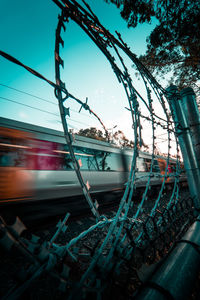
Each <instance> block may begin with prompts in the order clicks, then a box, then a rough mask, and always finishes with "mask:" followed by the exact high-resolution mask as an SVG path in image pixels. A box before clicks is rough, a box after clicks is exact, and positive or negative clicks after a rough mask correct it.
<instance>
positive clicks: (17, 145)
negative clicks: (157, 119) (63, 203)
mask: <svg viewBox="0 0 200 300" xmlns="http://www.w3.org/2000/svg"><path fill="white" fill-rule="evenodd" d="M73 146H74V152H75V156H76V158H77V160H78V162H79V165H80V169H81V174H82V176H83V179H84V181H85V182H88V184H89V185H90V192H91V193H102V192H108V191H115V190H118V189H124V188H125V184H126V182H127V180H128V175H129V170H130V165H131V160H132V154H133V150H132V149H120V148H118V147H116V146H115V145H112V144H109V143H107V142H103V141H98V140H95V139H91V138H86V137H82V136H76V137H75V140H74V141H73ZM166 164H167V163H166V158H164V157H161V156H157V157H156V158H155V159H154V164H153V169H152V175H153V176H151V184H152V185H159V184H161V183H162V180H163V178H162V175H163V174H164V173H165V168H166ZM150 165H151V155H150V154H149V153H145V152H139V157H138V158H137V169H138V171H137V172H136V186H138V187H145V185H146V182H147V179H148V177H149V171H150ZM175 165H176V161H175V160H174V159H170V164H169V167H168V173H169V172H170V173H171V174H172V175H173V174H174V170H175V169H174V168H175ZM173 180H174V179H173V177H172V176H171V175H170V176H169V178H168V179H167V181H168V182H173ZM0 192H1V193H0V201H1V202H6V201H19V200H26V201H27V200H30V199H32V200H45V199H54V198H61V197H69V196H77V195H81V194H82V190H81V188H80V184H79V182H78V179H77V176H76V173H75V171H74V169H73V164H72V161H71V158H70V154H69V149H68V145H66V143H65V139H64V134H63V132H60V131H56V130H52V129H48V128H43V127H39V126H35V125H31V124H26V123H23V122H19V121H14V120H10V119H6V118H0Z"/></svg>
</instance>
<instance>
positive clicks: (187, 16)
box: [105, 0, 200, 93]
mask: <svg viewBox="0 0 200 300" xmlns="http://www.w3.org/2000/svg"><path fill="white" fill-rule="evenodd" d="M105 1H106V2H108V3H111V2H112V3H114V4H116V5H117V6H118V7H119V8H120V9H121V16H122V17H123V18H124V19H125V20H126V21H127V23H128V27H131V26H132V27H136V26H137V24H138V23H144V22H148V23H150V22H151V20H152V18H153V17H155V18H156V19H157V20H158V21H159V24H158V25H157V26H156V27H155V29H154V30H153V31H152V32H151V34H150V36H149V37H148V38H147V51H146V53H145V55H143V56H140V58H139V59H140V60H141V61H142V62H143V63H144V64H145V65H146V66H147V68H148V69H149V70H150V71H152V72H154V74H155V75H157V76H160V77H163V76H164V75H165V74H167V73H169V72H170V71H171V72H172V76H171V81H172V82H173V84H176V85H178V86H179V88H183V87H186V86H192V87H194V89H195V91H196V92H197V93H200V88H199V79H200V1H197V0H168V1H166V0H155V1H152V0H121V1H120V0H105Z"/></svg>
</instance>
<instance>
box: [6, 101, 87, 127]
mask: <svg viewBox="0 0 200 300" xmlns="http://www.w3.org/2000/svg"><path fill="white" fill-rule="evenodd" d="M0 98H1V99H3V100H5V101H9V102H12V103H15V104H18V105H22V106H26V107H28V108H31V109H35V110H37V111H41V112H44V113H47V114H49V115H53V116H56V117H59V114H56V113H53V112H50V111H47V110H44V109H41V108H37V107H34V106H31V105H28V104H24V103H21V102H18V101H16V100H12V99H8V98H6V97H2V96H0ZM69 120H70V122H75V123H79V124H82V125H86V126H90V125H89V124H87V123H84V122H80V121H77V120H73V119H71V118H70V119H69Z"/></svg>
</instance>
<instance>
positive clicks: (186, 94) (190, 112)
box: [180, 87, 200, 168]
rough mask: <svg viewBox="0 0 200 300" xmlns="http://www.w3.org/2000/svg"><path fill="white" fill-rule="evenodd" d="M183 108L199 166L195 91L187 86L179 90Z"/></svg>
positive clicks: (199, 132) (199, 119)
mask: <svg viewBox="0 0 200 300" xmlns="http://www.w3.org/2000/svg"><path fill="white" fill-rule="evenodd" d="M180 95H181V99H182V103H183V110H184V112H185V115H186V118H187V120H188V125H189V127H190V134H191V137H192V143H193V147H194V151H195V152H196V157H197V163H198V167H199V168H200V113H199V109H198V106H197V102H196V97H195V93H194V91H193V89H192V88H190V87H188V88H185V89H183V90H182V91H181V92H180Z"/></svg>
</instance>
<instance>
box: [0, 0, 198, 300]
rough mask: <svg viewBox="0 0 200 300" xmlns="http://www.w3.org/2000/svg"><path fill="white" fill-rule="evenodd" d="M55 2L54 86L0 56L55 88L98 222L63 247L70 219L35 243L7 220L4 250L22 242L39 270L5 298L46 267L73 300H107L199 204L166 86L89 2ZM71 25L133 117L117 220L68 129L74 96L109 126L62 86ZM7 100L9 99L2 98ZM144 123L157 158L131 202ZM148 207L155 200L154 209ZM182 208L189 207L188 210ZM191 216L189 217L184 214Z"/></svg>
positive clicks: (161, 252) (77, 168)
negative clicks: (159, 140) (162, 136)
mask: <svg viewBox="0 0 200 300" xmlns="http://www.w3.org/2000/svg"><path fill="white" fill-rule="evenodd" d="M53 2H54V3H55V4H56V5H58V7H59V8H60V9H61V14H60V15H59V20H58V25H57V29H56V42H55V73H56V83H54V82H52V81H50V80H48V79H47V78H45V77H44V76H43V75H41V74H40V73H38V72H37V71H35V70H33V69H32V68H30V67H28V66H26V65H24V64H23V63H21V62H20V61H18V60H17V59H16V58H14V57H12V56H11V55H8V54H7V53H5V52H3V51H0V55H1V56H3V57H5V58H6V59H8V60H9V61H12V62H13V63H15V64H17V65H19V66H21V67H23V68H25V69H26V70H27V71H29V72H30V73H32V74H33V75H35V76H37V77H38V78H40V79H42V80H45V81H46V82H47V83H48V84H50V85H51V86H52V87H53V88H54V91H55V96H56V98H57V99H58V104H59V110H60V115H61V120H62V124H63V128H64V134H65V138H66V143H67V144H68V147H69V152H70V155H71V159H72V163H73V166H74V170H75V172H76V175H77V178H78V180H79V183H80V186H81V188H82V191H83V194H84V196H85V198H86V200H87V202H88V204H89V206H90V209H91V211H92V213H93V215H94V216H95V217H96V223H95V224H94V225H92V226H91V227H89V228H88V229H87V230H85V231H83V232H81V233H80V234H79V235H78V236H76V237H74V238H73V239H71V240H70V241H69V242H68V243H66V245H64V246H60V245H59V244H56V243H55V240H56V238H57V237H58V235H59V234H60V233H61V232H63V231H66V226H67V225H66V223H67V220H68V218H69V214H67V215H66V217H65V218H64V220H63V222H59V224H58V230H57V232H56V234H55V235H54V236H53V237H52V238H51V239H50V241H45V242H44V243H40V242H39V239H37V237H34V236H31V237H30V239H27V238H23V237H21V235H20V234H19V233H18V232H17V233H16V232H14V231H13V228H10V227H9V226H7V223H6V220H4V219H2V223H1V226H0V230H1V231H2V234H4V235H6V236H7V237H8V239H7V243H6V242H5V243H4V247H7V248H8V249H11V248H12V246H13V245H20V247H19V248H20V249H23V251H24V252H25V253H26V255H27V256H30V259H32V260H33V261H34V264H35V265H34V266H35V267H34V268H33V265H31V268H30V270H31V271H30V270H29V271H30V272H27V273H26V276H25V280H24V282H23V284H21V285H19V286H17V287H15V288H14V289H11V290H10V291H9V292H8V294H7V296H6V297H8V296H10V295H12V296H13V297H16V296H17V295H20V294H22V292H23V291H24V290H25V289H26V288H27V287H28V286H29V285H30V283H31V282H32V281H33V280H34V279H35V278H37V277H38V276H41V274H42V273H43V272H44V271H45V270H48V271H49V272H51V273H52V274H53V275H54V276H55V277H56V278H59V280H61V279H62V280H64V285H65V287H66V286H68V293H67V297H68V299H78V298H79V296H81V297H82V298H83V297H87V294H89V293H90V292H91V291H93V293H95V295H96V299H101V297H102V295H103V293H104V291H105V290H106V289H107V287H108V285H109V284H110V283H111V281H112V280H113V278H115V277H116V276H117V275H118V274H119V272H120V270H121V269H123V268H124V267H125V266H126V267H127V266H128V265H129V264H131V265H132V266H133V267H132V268H134V269H135V268H136V267H137V268H139V267H141V264H142V263H146V262H150V263H152V262H155V261H156V258H157V257H156V256H157V253H159V256H160V257H163V256H164V255H165V253H166V249H169V247H170V245H171V244H172V243H173V242H174V241H175V239H176V238H175V236H176V234H177V232H180V231H181V230H182V228H183V226H185V227H187V225H188V224H189V222H190V221H191V220H192V219H193V204H192V199H184V200H183V199H180V188H179V187H180V155H179V147H178V142H177V136H176V135H174V133H175V129H174V123H173V121H172V120H171V117H170V112H169V109H168V106H167V94H166V91H165V89H164V88H163V87H162V86H161V85H160V84H159V83H158V82H157V81H156V79H155V78H154V77H153V76H152V74H151V73H150V72H149V71H148V70H147V68H146V67H145V66H144V65H143V64H142V63H141V62H140V61H139V60H138V59H137V57H136V55H135V54H134V53H132V52H131V50H130V48H129V47H128V46H127V44H126V43H125V42H124V41H123V39H122V37H121V35H120V34H119V33H117V32H116V34H117V37H115V36H113V35H112V34H111V33H110V32H109V31H108V30H107V29H106V28H104V27H103V26H102V25H101V23H100V21H99V19H98V18H97V17H96V16H95V14H94V13H93V12H92V9H91V8H90V7H89V5H88V4H87V3H86V2H85V1H82V2H83V4H84V5H85V7H86V8H84V7H83V6H81V5H80V4H79V3H78V2H77V1H75V0H53ZM69 20H72V21H74V22H76V24H78V25H79V26H80V28H82V30H84V31H85V32H86V34H87V35H88V36H89V37H90V38H91V40H92V41H93V42H94V43H95V44H96V45H97V47H98V48H99V49H100V51H102V53H103V54H104V55H105V57H106V58H107V60H108V62H109V64H110V65H111V67H112V69H113V71H114V73H115V75H116V77H117V79H118V81H119V83H120V84H121V85H122V86H123V88H124V90H125V93H126V96H127V100H128V104H129V107H128V108H127V109H128V110H129V112H130V115H131V118H132V124H133V126H132V127H133V135H134V148H133V157H132V162H131V168H130V172H129V177H128V181H127V183H126V186H125V191H124V194H123V196H122V199H121V201H120V204H119V208H118V210H117V212H116V214H115V216H114V217H113V218H107V217H106V216H104V215H101V214H100V213H99V211H98V203H97V202H96V201H94V200H93V199H92V197H91V195H90V193H89V184H88V183H85V182H84V180H83V177H82V175H81V172H80V166H79V162H78V161H77V159H76V156H75V154H74V150H73V146H72V138H71V135H70V133H69V130H68V117H69V119H70V116H69V108H66V107H65V106H64V104H65V102H66V101H67V100H68V99H69V98H71V99H73V100H74V101H76V102H77V103H78V104H80V105H81V107H80V111H81V109H82V108H84V109H85V110H87V111H89V113H90V114H92V115H94V116H95V117H96V118H97V119H98V121H99V122H100V123H101V125H102V126H103V128H104V130H105V132H107V129H106V128H105V126H104V124H103V122H102V120H101V118H100V117H99V116H98V115H97V114H96V113H95V112H94V111H93V110H91V108H90V107H89V105H88V99H87V98H86V101H85V102H83V101H81V100H80V99H78V98H76V97H74V96H73V95H71V94H70V93H69V92H68V90H67V89H66V88H65V84H64V82H62V80H61V74H60V73H61V72H60V67H61V66H62V67H63V59H62V58H61V56H60V47H61V46H62V47H63V46H64V41H63V39H62V37H61V35H62V33H63V30H64V31H65V23H67V22H69ZM119 50H120V51H122V53H123V55H126V56H127V57H128V58H129V59H130V60H131V61H132V63H133V64H134V65H135V66H136V68H137V70H138V71H139V73H140V75H141V78H142V80H143V83H144V88H145V90H146V95H145V97H146V99H144V97H143V96H142V95H140V93H139V92H138V91H137V89H136V88H135V87H134V85H133V81H132V78H131V76H130V74H129V71H128V68H127V67H126V64H125V62H124V59H123V57H122V54H121V53H120V51H119ZM111 51H113V52H114V54H112V53H111ZM117 60H118V61H119V64H117V63H116V61H117ZM1 98H2V99H3V97H1ZM155 98H156V101H158V103H159V105H160V107H161V108H162V112H163V114H164V117H160V116H158V115H157V114H156V113H155V109H154V101H155V100H154V99H155ZM141 103H142V104H143V105H144V107H145V109H146V110H147V112H148V114H149V115H146V116H145V115H143V114H141V111H140V105H141ZM26 106H27V105H26ZM52 114H53V113H52ZM141 119H145V120H147V121H150V122H151V132H152V143H151V146H152V159H151V163H150V170H149V173H148V175H145V176H146V186H145V189H144V191H143V194H142V199H141V201H140V203H139V204H138V205H137V204H136V203H135V202H134V201H133V197H134V195H135V193H136V182H137V179H138V177H137V173H138V169H137V160H138V156H139V149H140V148H141V147H142V145H143V139H142V125H141ZM156 126H159V127H161V128H162V129H163V130H166V131H167V132H166V134H167V140H166V141H167V157H166V160H165V163H166V164H165V166H164V169H163V172H162V173H159V174H155V172H153V168H154V165H155V160H156V154H155V150H156V134H155V132H156ZM172 134H173V135H174V138H175V142H176V153H177V154H176V170H175V172H174V174H169V170H168V168H169V165H170V158H171V141H172V139H171V135H172ZM156 175H157V177H159V178H160V179H161V182H160V190H159V193H158V195H156V196H155V197H154V199H153V200H154V201H152V200H151V199H150V198H151V187H152V186H151V185H152V178H154V177H156ZM172 178H173V180H172V182H173V187H172V191H171V195H169V197H168V201H167V203H166V202H165V201H164V200H163V198H164V191H165V188H166V184H167V183H168V182H169V180H170V179H172ZM172 182H171V183H172ZM147 203H149V207H148V205H147ZM150 203H151V205H150ZM183 207H184V209H182V208H183ZM188 216H189V218H188V219H187V218H186V217H188ZM186 219H187V220H186ZM21 226H22V225H21ZM95 231H98V233H99V235H97V238H96V241H95V243H94V244H92V245H91V251H89V252H90V253H89V254H88V258H89V261H88V264H87V267H85V268H83V270H82V272H81V274H80V277H79V279H80V280H78V279H75V281H73V280H72V279H71V278H70V272H69V270H70V263H71V262H73V263H75V264H76V263H78V262H79V261H81V260H80V257H81V247H82V245H81V246H80V247H79V242H80V241H81V240H82V239H83V238H84V237H86V236H88V235H90V234H92V233H94V232H95ZM102 232H104V234H103V236H102V237H99V238H98V236H100V235H101V234H100V233H102ZM10 240H11V241H10ZM34 241H36V242H34ZM75 246H76V247H75ZM35 248H37V253H38V254H37V255H36V254H35ZM21 251H22V250H21ZM23 251H22V252H23ZM149 253H150V254H149ZM67 259H69V260H70V263H69V264H67ZM58 262H61V263H62V265H63V266H65V268H66V269H67V270H68V271H67V272H66V273H65V275H63V274H62V275H61V274H60V273H59V272H57V271H56V268H55V267H56V265H57V264H58ZM72 281H73V282H72ZM112 284H113V283H112Z"/></svg>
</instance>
